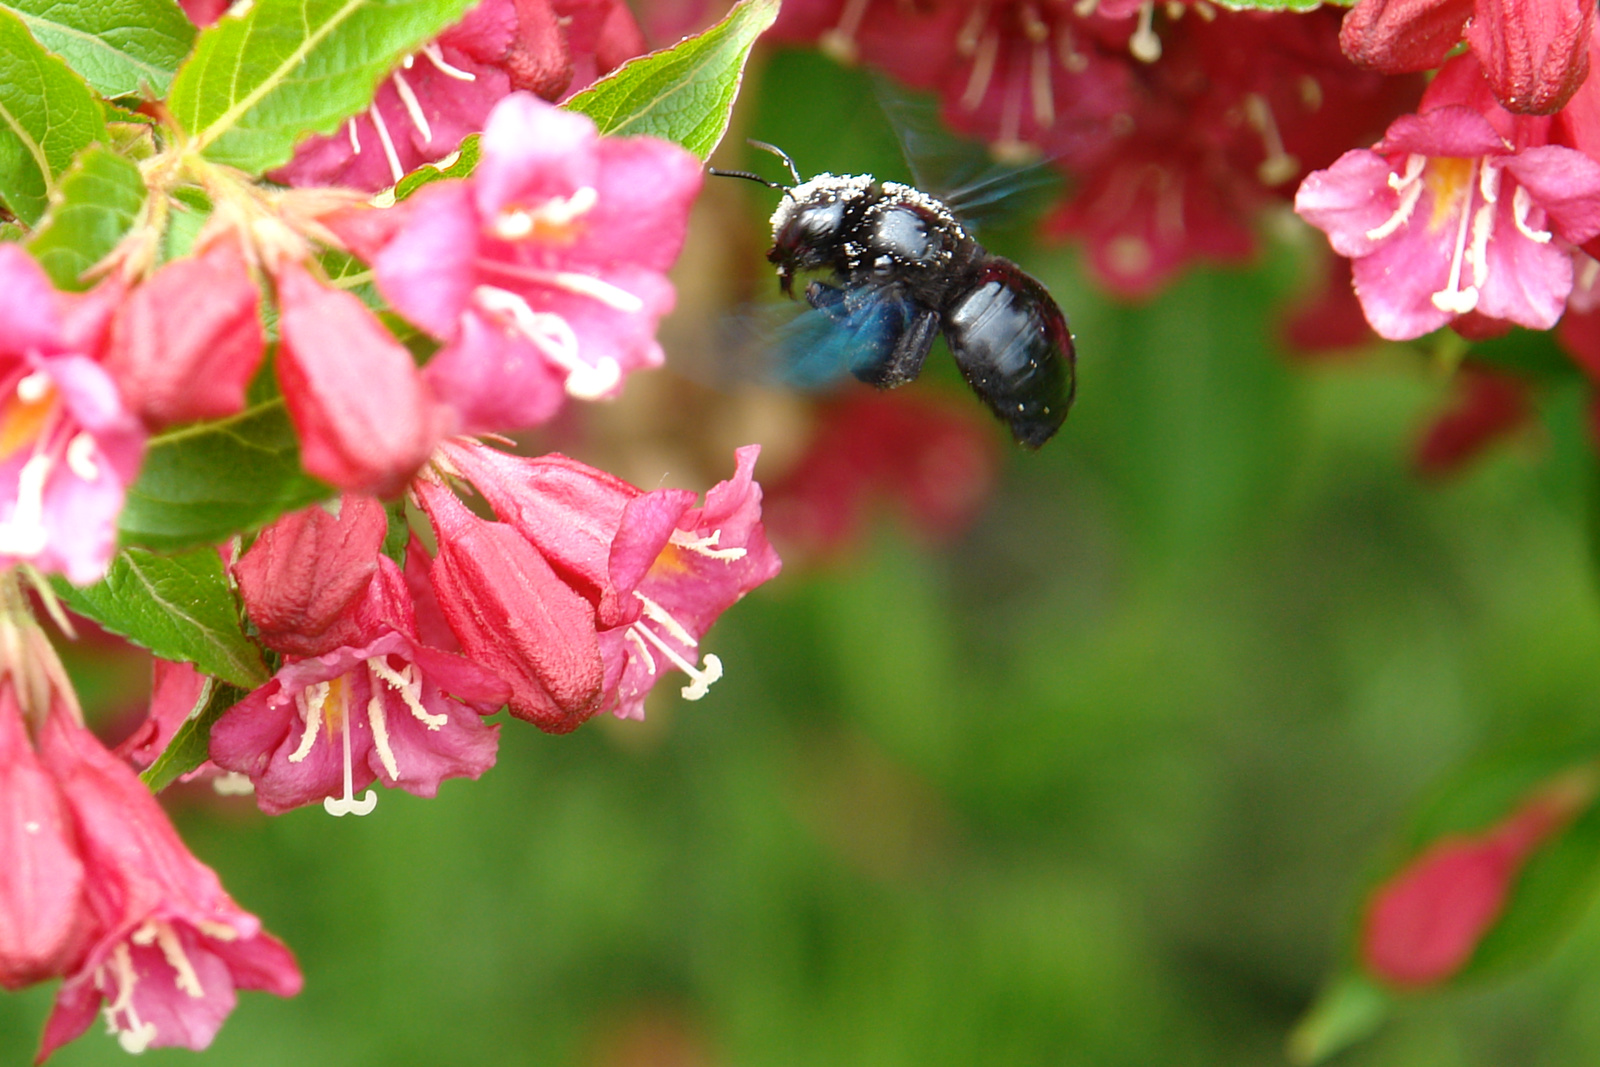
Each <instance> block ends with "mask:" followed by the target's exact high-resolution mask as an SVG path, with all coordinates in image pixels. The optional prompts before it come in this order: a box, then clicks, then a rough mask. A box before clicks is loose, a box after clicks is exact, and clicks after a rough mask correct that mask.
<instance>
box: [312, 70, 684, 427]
mask: <svg viewBox="0 0 1600 1067" xmlns="http://www.w3.org/2000/svg"><path fill="white" fill-rule="evenodd" d="M482 151H483V158H482V162H481V163H480V164H479V165H478V169H477V171H476V172H475V173H474V174H473V176H472V178H471V179H470V180H469V181H467V182H456V181H441V182H436V183H434V184H433V185H430V186H428V187H427V188H425V189H423V190H422V191H421V192H419V193H418V194H417V195H416V196H415V197H413V198H412V199H411V200H408V201H406V202H405V203H404V204H402V205H401V207H400V208H399V209H396V210H397V211H399V216H398V218H399V221H400V224H399V226H398V228H397V232H395V233H394V234H393V235H392V237H390V238H389V239H388V240H387V242H386V243H384V244H382V246H381V248H364V247H358V248H357V251H359V252H362V253H363V254H364V255H366V256H367V258H369V259H371V261H372V263H373V267H374V270H375V272H376V275H377V281H378V287H379V289H380V290H382V292H383V294H384V295H385V296H386V297H387V298H388V299H389V301H390V302H391V303H392V304H393V305H394V307H395V309H396V310H397V311H399V312H400V313H401V314H403V315H405V316H406V317H407V318H409V319H410V320H411V321H412V322H414V323H416V324H417V325H418V326H420V327H421V328H422V329H424V330H426V331H427V332H428V333H430V334H432V335H433V336H435V337H438V338H440V339H441V340H443V341H444V342H445V344H444V347H443V348H442V349H441V350H440V351H439V352H438V353H437V354H436V355H435V356H434V357H433V359H432V361H431V362H430V363H429V364H428V366H427V368H426V369H425V371H424V374H425V377H426V378H427V380H428V382H429V384H430V385H432V387H433V389H434V392H435V394H436V395H437V396H438V397H439V398H440V399H441V400H443V401H445V402H447V403H449V404H450V405H452V406H453V407H454V408H455V409H456V411H457V412H458V413H459V415H460V420H461V428H462V429H464V430H466V431H468V432H487V431H495V430H510V429H518V428H522V427H527V426H532V425H535V424H537V423H540V422H543V421H544V420H546V419H548V418H549V417H550V416H551V415H553V414H554V413H555V411H556V410H557V409H558V408H559V407H560V406H561V404H562V402H563V400H564V397H565V396H575V397H580V398H585V399H596V398H600V397H609V396H613V395H615V394H616V393H617V392H618V391H619V390H620V389H621V387H622V381H623V378H624V376H625V375H626V374H627V373H628V372H630V371H633V370H636V369H638V368H641V367H653V366H657V365H659V364H660V363H661V361H662V353H661V348H660V346H659V345H658V344H657V343H656V340H655V328H656V321H657V320H658V319H659V318H660V317H661V316H662V315H663V314H665V313H666V312H667V311H668V310H670V309H671V307H672V304H673V299H674V296H673V289H672V285H671V284H670V283H669V282H668V281H667V279H666V276H665V272H666V270H667V268H668V267H669V266H670V265H671V264H672V262H673V261H674V260H675V259H676V258H677V255H678V250H679V249H680V248H681V247H682V244H683V236H684V228H685V224H686V222H687V217H688V211H689V205H690V202H691V201H692V200H693V199H694V196H695V194H696V193H697V192H698V191H699V188H700V181H701V170H700V163H699V161H698V160H697V159H695V157H694V156H693V155H691V154H690V153H688V152H686V151H684V150H683V149H682V148H679V147H678V146H677V145H674V144H670V143H668V142H666V141H659V140H656V139H654V138H649V137H599V136H598V135H597V134H596V132H595V127H594V123H593V122H591V121H590V120H589V119H588V118H587V117H585V116H583V115H579V114H577V113H575V112H569V111H562V110H560V109H558V108H555V107H553V106H551V105H549V104H547V103H545V102H544V101H542V100H540V99H539V98H537V97H535V96H532V95H530V94H527V93H516V94H513V95H511V96H509V97H507V98H506V99H505V100H503V101H502V102H501V103H500V104H499V105H497V106H496V108H495V109H494V112H493V114H491V115H490V117H489V122H488V125H487V127H486V129H485V131H484V134H483V140H482ZM334 225H335V226H337V225H338V223H337V221H335V222H334ZM363 225H364V224H362V223H359V222H357V223H352V227H353V228H354V229H359V228H362V227H363ZM369 232H371V228H369ZM354 243H356V244H357V245H360V244H361V243H362V242H361V240H360V239H359V238H355V239H354Z"/></svg>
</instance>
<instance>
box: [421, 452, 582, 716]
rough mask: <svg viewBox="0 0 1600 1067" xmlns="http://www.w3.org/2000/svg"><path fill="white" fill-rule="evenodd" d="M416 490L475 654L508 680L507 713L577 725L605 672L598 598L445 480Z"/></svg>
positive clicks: (446, 606)
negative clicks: (477, 511) (478, 512)
mask: <svg viewBox="0 0 1600 1067" xmlns="http://www.w3.org/2000/svg"><path fill="white" fill-rule="evenodd" d="M416 490H417V494H418V497H419V499H420V501H421V504H422V507H423V509H424V510H425V511H426V512H427V513H428V517H429V519H431V520H432V522H433V527H434V531H435V532H436V533H437V534H438V538H439V553H438V555H437V556H436V557H435V558H434V561H433V565H432V567H431V569H430V571H429V574H430V577H431V578H432V580H433V587H434V590H435V591H436V592H437V593H438V599H439V607H440V609H441V610H442V611H443V613H444V617H445V620H446V621H447V622H448V623H449V624H450V629H451V630H452V631H454V633H455V635H456V638H457V639H458V640H459V641H460V642H461V649H462V651H463V652H464V653H465V654H466V655H467V657H468V658H469V659H472V660H474V661H476V662H477V663H479V664H482V665H483V666H485V667H487V668H488V669H490V670H492V671H494V672H495V673H496V674H498V675H500V677H501V678H503V679H505V680H506V681H507V682H508V683H509V684H510V685H511V700H510V707H511V713H512V714H513V715H515V716H517V717H518V718H520V719H526V720H528V721H529V722H532V723H533V724H534V725H536V726H538V727H539V728H540V729H541V730H545V731H547V732H549V733H566V732H568V731H570V730H573V729H576V728H577V727H578V725H579V724H580V723H582V722H583V720H585V719H587V718H588V717H589V716H590V715H592V714H594V712H595V711H596V710H597V709H598V708H599V706H600V699H601V696H602V693H601V686H602V684H603V683H604V681H605V678H604V670H603V668H602V665H601V659H600V644H599V639H598V637H597V636H596V633H595V623H594V608H593V607H592V606H591V605H590V603H589V602H588V601H587V600H585V599H584V598H583V597H582V596H580V595H578V593H576V592H575V591H573V589H572V588H571V587H570V586H568V585H567V583H566V582H564V581H562V580H561V579H560V578H559V577H558V576H557V575H556V573H555V571H554V570H552V569H551V567H550V564H549V563H547V562H545V559H544V557H543V556H541V555H540V554H539V551H538V549H536V548H534V547H533V545H532V544H530V543H529V542H528V541H527V540H526V539H525V538H524V537H523V536H522V535H521V534H519V533H518V532H517V531H516V530H514V529H512V528H511V527H510V526H507V525H506V524H505V523H500V522H489V521H486V520H484V519H480V518H478V517H477V516H475V515H473V514H472V513H471V512H470V511H468V510H467V509H466V507H465V506H464V505H463V504H462V503H461V502H460V501H459V500H457V499H456V498H455V496H454V494H452V493H451V492H450V490H449V489H447V488H445V487H444V486H442V485H440V484H438V483H436V482H430V481H419V482H417V483H416Z"/></svg>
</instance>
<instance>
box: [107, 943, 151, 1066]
mask: <svg viewBox="0 0 1600 1067" xmlns="http://www.w3.org/2000/svg"><path fill="white" fill-rule="evenodd" d="M108 966H109V967H110V968H111V972H112V977H113V978H114V980H115V981H116V986H117V995H116V997H115V998H114V999H112V1000H111V1001H110V1002H109V1003H108V1004H106V1006H105V1009H104V1011H103V1014H104V1015H105V1017H106V1029H107V1031H108V1032H109V1033H113V1034H116V1035H117V1044H119V1045H121V1046H122V1051H124V1052H126V1053H129V1054H130V1055H134V1056H137V1055H138V1054H139V1053H141V1052H143V1051H144V1050H145V1049H147V1048H149V1047H150V1042H152V1041H154V1040H155V1037H156V1027H155V1024H154V1023H148V1022H140V1021H139V1014H138V1012H137V1011H135V1010H134V1007H133V987H134V986H135V985H137V984H138V982H139V975H138V973H137V972H135V971H134V969H133V953H132V951H131V950H129V948H128V943H127V942H126V941H119V942H117V946H116V947H115V948H113V949H112V950H111V959H110V961H109V962H108ZM105 969H106V967H105V966H101V967H99V968H97V969H96V971H95V986H96V987H97V988H98V989H100V990H101V991H102V992H104V991H105V980H106V975H105ZM119 1015H123V1016H126V1017H127V1023H126V1025H124V1024H122V1023H120V1022H118V1021H117V1016H119Z"/></svg>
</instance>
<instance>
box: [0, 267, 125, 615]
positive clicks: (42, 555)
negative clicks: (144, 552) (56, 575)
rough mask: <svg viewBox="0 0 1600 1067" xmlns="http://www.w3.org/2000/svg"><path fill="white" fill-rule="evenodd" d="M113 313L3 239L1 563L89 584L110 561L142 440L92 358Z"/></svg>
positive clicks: (101, 294) (102, 294)
mask: <svg viewBox="0 0 1600 1067" xmlns="http://www.w3.org/2000/svg"><path fill="white" fill-rule="evenodd" d="M109 311H110V307H109V304H108V292H107V291H97V292H91V293H89V294H86V295H84V296H82V297H69V296H67V295H66V294H62V293H58V292H56V290H55V289H53V288H52V287H51V285H50V281H49V279H48V278H46V277H45V274H44V271H43V270H41V269H40V267H39V265H38V264H37V263H35V262H34V261H33V260H32V259H31V258H30V257H29V256H28V254H27V253H26V252H24V251H23V250H22V249H21V248H20V247H18V246H17V245H15V244H3V245H0V565H3V566H10V565H11V564H15V563H31V564H33V565H34V566H35V567H38V568H40V569H41V570H44V571H55V572H60V573H62V574H65V575H66V576H67V579H68V580H69V581H71V582H73V583H74V584H76V585H87V584H89V583H91V582H94V581H96V580H98V579H99V578H100V577H101V576H102V575H103V574H104V573H105V569H106V567H107V566H108V565H109V564H110V562H111V555H112V552H113V551H114V549H115V541H116V519H117V514H118V513H119V512H120V511H121V510H122V501H123V495H124V492H125V490H126V488H127V486H128V483H129V482H131V481H133V478H134V476H135V475H136V474H137V472H138V469H139V461H140V459H141V458H142V457H143V455H144V441H145V435H144V431H143V429H142V428H141V427H140V425H139V421H138V420H137V419H136V418H134V417H133V415H132V414H131V413H130V412H129V411H128V410H127V408H126V407H125V406H124V404H123V402H122V399H121V398H120V397H119V396H118V394H117V389H116V386H115V385H114V384H113V383H112V380H111V378H110V377H109V376H108V375H107V374H106V372H105V370H104V368H102V367H101V365H100V364H99V363H98V362H97V361H96V358H95V356H96V354H97V353H98V351H99V347H100V345H101V339H102V337H103V336H104V328H105V323H106V319H107V316H108V314H109Z"/></svg>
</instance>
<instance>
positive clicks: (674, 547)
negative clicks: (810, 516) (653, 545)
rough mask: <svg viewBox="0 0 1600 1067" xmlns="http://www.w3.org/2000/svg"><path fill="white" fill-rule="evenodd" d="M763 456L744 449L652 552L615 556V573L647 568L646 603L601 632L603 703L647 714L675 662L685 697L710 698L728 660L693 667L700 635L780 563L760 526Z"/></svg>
mask: <svg viewBox="0 0 1600 1067" xmlns="http://www.w3.org/2000/svg"><path fill="white" fill-rule="evenodd" d="M760 454H761V448H760V446H759V445H747V446H745V447H744V448H740V449H738V450H737V451H736V452H735V453H734V458H735V461H736V469H735V470H734V474H733V477H732V478H730V479H729V480H727V481H725V482H718V483H717V484H716V485H714V486H712V487H711V489H710V490H709V491H707V493H706V500H705V504H703V505H702V506H700V507H697V508H691V509H689V510H688V511H687V512H685V513H684V514H683V517H682V518H680V519H679V520H678V522H677V528H676V529H675V530H674V531H673V533H672V536H671V538H670V540H669V541H668V543H667V545H666V547H665V548H663V549H662V550H661V551H660V552H659V553H657V554H656V555H655V556H654V557H648V556H646V555H645V554H644V553H642V552H638V551H637V549H635V551H634V552H633V553H619V554H617V555H614V556H613V560H612V569H613V570H614V571H615V570H618V569H624V570H633V569H642V570H643V572H644V574H643V577H641V578H640V579H639V580H638V582H637V583H636V584H635V585H634V587H633V595H634V596H635V597H636V598H637V599H638V601H639V603H640V606H641V608H642V611H641V613H640V617H639V618H638V620H637V621H635V622H632V623H630V624H628V625H626V626H618V627H615V628H613V629H610V630H607V631H605V632H604V633H602V634H601V635H600V646H601V651H602V653H603V654H604V656H605V665H606V684H605V688H606V696H605V704H604V706H605V707H607V708H610V709H611V710H613V711H614V712H615V713H616V715H617V717H618V718H627V719H642V718H644V698H645V696H646V695H648V693H649V692H650V690H651V688H653V687H654V686H655V684H656V682H658V681H660V680H661V676H662V675H663V673H664V672H665V671H666V670H667V669H669V668H672V667H676V668H677V669H678V670H681V671H683V672H684V673H685V674H686V675H688V676H689V684H688V685H687V686H684V687H683V689H682V694H683V697H684V698H685V699H687V700H698V699H699V698H700V697H702V696H704V695H705V692H706V689H707V687H708V686H710V685H711V683H712V682H715V681H716V680H717V679H718V678H720V677H721V676H722V662H721V661H720V660H719V659H717V657H716V656H713V655H709V654H708V655H706V657H705V663H704V666H703V667H696V666H695V661H696V660H697V659H698V658H699V656H700V638H702V637H703V636H705V633H706V631H707V630H709V629H711V625H712V623H714V622H716V621H717V618H718V616H720V615H721V614H722V613H723V612H724V611H726V610H728V609H729V608H730V607H732V606H733V605H734V604H735V603H737V602H738V601H739V600H740V599H742V598H743V597H744V595H745V594H746V593H748V592H749V591H750V590H752V589H754V588H755V587H756V586H758V585H760V584H762V583H763V582H766V581H768V580H769V579H771V578H774V577H776V576H777V574H778V571H779V570H781V569H782V567H783V563H782V561H780V560H779V559H778V554H777V553H776V552H774V551H773V550H772V546H771V545H770V544H768V543H767V536H766V531H765V530H764V529H763V527H762V525H761V487H760V486H759V485H757V484H756V483H755V479H754V477H753V474H754V471H755V465H756V457H757V456H759V455H760ZM618 555H620V556H621V558H620V559H619V558H618Z"/></svg>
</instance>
